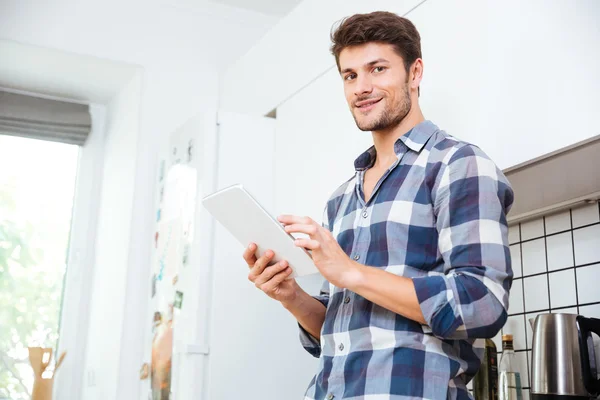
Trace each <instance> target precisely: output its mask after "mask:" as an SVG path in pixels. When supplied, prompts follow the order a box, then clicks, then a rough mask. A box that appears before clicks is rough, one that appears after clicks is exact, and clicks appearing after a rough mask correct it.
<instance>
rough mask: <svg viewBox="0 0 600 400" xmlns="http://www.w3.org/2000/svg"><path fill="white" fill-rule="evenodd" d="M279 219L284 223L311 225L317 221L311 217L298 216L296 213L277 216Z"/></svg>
mask: <svg viewBox="0 0 600 400" xmlns="http://www.w3.org/2000/svg"><path fill="white" fill-rule="evenodd" d="M277 220H278V221H279V222H281V223H283V224H286V225H290V224H303V225H311V224H313V223H314V222H315V221H313V220H312V218H310V217H298V216H296V215H280V216H279V217H277Z"/></svg>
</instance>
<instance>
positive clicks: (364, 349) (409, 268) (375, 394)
mask: <svg viewBox="0 0 600 400" xmlns="http://www.w3.org/2000/svg"><path fill="white" fill-rule="evenodd" d="M394 150H395V152H396V155H397V156H398V160H397V161H396V162H395V163H394V165H392V166H391V167H390V168H389V170H388V171H387V172H386V173H385V174H384V175H383V177H382V178H381V179H380V181H379V182H378V183H377V185H376V186H375V189H374V191H373V195H372V196H371V199H370V200H369V202H367V203H366V204H365V201H364V194H363V193H364V192H363V180H364V175H365V171H366V170H367V169H368V168H370V167H371V166H373V163H374V161H375V155H376V153H375V149H374V148H373V147H371V148H370V149H369V150H367V151H366V152H365V153H363V154H362V155H360V156H359V157H358V158H357V159H356V161H355V164H354V165H355V169H356V174H355V175H354V177H353V178H352V179H350V180H349V181H347V182H346V183H344V184H343V185H342V186H341V187H340V188H339V189H338V190H337V191H335V193H334V194H333V195H332V197H331V198H330V200H329V201H328V203H327V207H326V212H325V216H324V224H323V225H324V226H325V227H327V228H328V229H330V230H331V231H332V233H333V235H334V236H335V237H336V238H337V241H338V243H339V244H340V246H341V247H342V249H344V251H345V252H346V254H347V255H348V256H349V257H351V258H352V259H353V260H357V261H358V262H360V263H362V264H365V265H368V266H370V267H372V268H379V269H382V270H385V271H387V272H390V273H392V274H396V275H401V276H405V277H409V278H412V280H413V282H414V286H415V290H416V293H417V298H418V301H419V303H420V306H421V311H422V313H423V316H424V317H425V320H426V321H427V324H426V325H421V324H420V323H418V322H415V321H412V320H410V319H408V318H405V317H403V316H401V315H399V314H396V313H394V312H392V311H389V310H387V309H385V308H383V307H380V306H379V305H377V304H375V303H372V302H371V301H369V300H367V299H365V298H364V297H361V296H360V295H358V294H356V293H353V292H351V291H349V290H347V289H341V288H338V287H335V286H333V285H331V284H329V283H328V282H325V284H324V286H323V289H322V290H321V294H320V296H316V297H315V298H316V299H318V300H319V301H320V302H321V303H323V304H324V305H325V306H326V307H327V311H326V314H325V322H324V324H323V328H322V330H321V340H320V342H319V341H317V340H316V339H315V338H314V337H312V336H311V335H310V334H308V332H306V331H305V330H304V329H302V327H301V329H300V340H301V342H302V344H303V346H304V347H305V348H306V350H307V351H308V352H309V353H311V354H312V355H314V356H315V357H320V360H319V370H318V373H317V375H316V376H315V377H314V378H313V380H312V381H311V383H310V385H309V387H308V390H307V392H306V395H305V396H306V397H305V399H311V400H312V399H316V400H322V399H328V400H331V399H355V400H359V399H360V400H384V399H385V400H387V399H446V398H449V399H467V398H470V395H469V393H468V391H467V388H466V385H467V383H468V382H469V381H470V380H471V379H472V377H473V375H475V373H476V372H477V369H478V368H479V364H480V360H481V357H482V355H483V344H484V343H483V340H482V339H480V338H491V337H493V336H495V335H496V334H497V332H499V330H500V328H501V327H502V326H503V325H504V322H505V321H506V317H507V312H506V310H507V308H508V294H509V289H510V286H511V284H512V276H513V274H512V269H511V264H510V252H509V247H508V227H507V222H506V214H507V212H508V210H509V209H510V207H511V205H512V202H513V192H512V189H511V187H510V184H509V182H508V181H507V179H506V177H505V176H504V175H503V174H502V172H501V171H500V170H499V169H498V168H497V167H496V165H495V164H494V163H493V162H492V161H491V160H490V159H489V158H488V157H487V156H486V155H485V154H484V153H483V152H482V151H481V150H480V149H479V148H478V147H476V146H473V145H471V144H468V143H465V142H462V141H460V140H457V139H455V138H453V137H452V136H450V135H448V134H447V133H445V132H444V131H442V130H440V129H439V128H438V127H437V126H435V125H434V124H433V123H431V122H430V121H425V122H422V123H420V124H419V125H417V126H416V127H414V128H413V129H412V130H411V131H409V132H408V133H407V134H405V135H403V136H402V137H400V138H399V139H398V141H397V142H396V143H395V145H394ZM478 338H479V339H478Z"/></svg>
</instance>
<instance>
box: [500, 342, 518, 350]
mask: <svg viewBox="0 0 600 400" xmlns="http://www.w3.org/2000/svg"><path fill="white" fill-rule="evenodd" d="M514 351H515V349H514V347H513V342H512V340H510V341H508V340H506V341H503V342H502V352H514Z"/></svg>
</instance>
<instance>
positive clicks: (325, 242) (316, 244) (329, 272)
mask: <svg viewBox="0 0 600 400" xmlns="http://www.w3.org/2000/svg"><path fill="white" fill-rule="evenodd" d="M277 219H278V220H279V222H281V223H282V224H283V225H284V228H285V231H286V232H288V233H304V234H306V235H308V236H309V237H308V238H303V239H296V240H295V244H296V246H298V247H303V248H305V249H306V250H310V251H312V259H313V262H314V263H315V265H316V267H317V269H318V270H319V271H320V272H321V274H322V275H323V277H325V279H327V281H328V282H329V283H331V284H332V285H334V286H337V287H339V288H348V287H349V286H351V285H352V282H355V281H356V280H358V279H360V268H361V267H362V266H361V265H360V264H358V263H356V262H354V261H352V260H351V259H350V258H349V257H348V256H347V255H346V253H345V252H344V250H342V248H341V247H340V245H339V244H338V242H337V241H336V240H335V238H334V237H333V235H332V234H331V232H330V231H329V230H328V229H325V228H323V227H322V226H321V225H319V224H318V223H316V222H315V221H314V220H313V219H312V218H309V217H297V216H294V215H281V216H279V217H278V218H277Z"/></svg>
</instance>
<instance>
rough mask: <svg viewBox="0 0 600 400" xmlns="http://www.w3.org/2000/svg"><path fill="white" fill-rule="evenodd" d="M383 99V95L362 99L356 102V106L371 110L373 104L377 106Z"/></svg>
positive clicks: (360, 108)
mask: <svg viewBox="0 0 600 400" xmlns="http://www.w3.org/2000/svg"><path fill="white" fill-rule="evenodd" d="M381 99H382V97H380V98H378V99H367V100H362V101H358V102H356V103H355V104H354V105H355V107H356V108H358V109H359V110H361V111H367V110H370V109H371V108H373V106H375V104H377V103H379V102H380V101H381Z"/></svg>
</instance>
